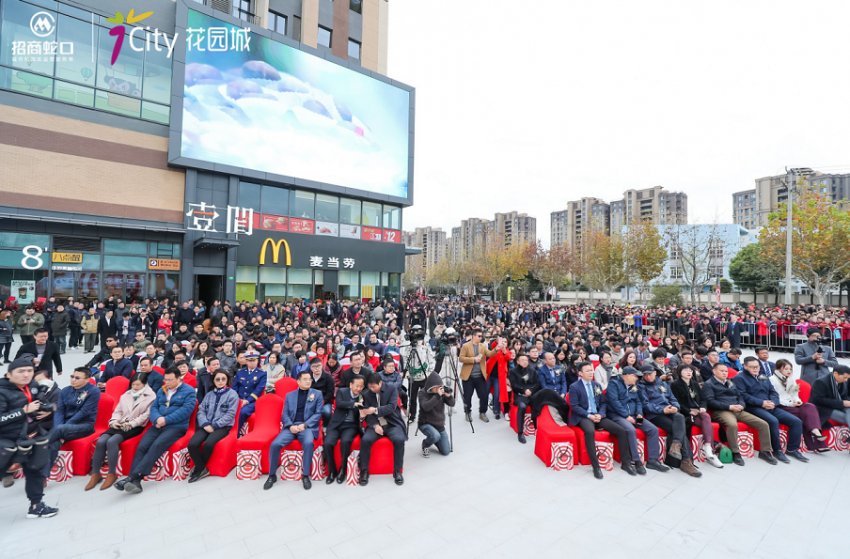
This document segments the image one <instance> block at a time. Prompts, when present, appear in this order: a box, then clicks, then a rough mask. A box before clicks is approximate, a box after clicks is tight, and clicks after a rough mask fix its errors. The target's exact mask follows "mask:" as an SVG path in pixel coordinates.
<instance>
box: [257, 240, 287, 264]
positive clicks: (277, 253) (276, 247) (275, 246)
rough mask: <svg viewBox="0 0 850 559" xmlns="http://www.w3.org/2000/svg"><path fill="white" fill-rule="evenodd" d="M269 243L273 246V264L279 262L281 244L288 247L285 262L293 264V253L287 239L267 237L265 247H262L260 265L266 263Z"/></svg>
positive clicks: (264, 242)
mask: <svg viewBox="0 0 850 559" xmlns="http://www.w3.org/2000/svg"><path fill="white" fill-rule="evenodd" d="M268 245H271V246H272V264H277V261H278V257H279V256H280V245H283V248H285V249H286V260H285V264H286V265H287V266H292V254H291V253H290V252H289V243H287V242H286V240H285V239H281V240H279V241H277V242H275V241H274V240H273V239H266V240H265V241H263V247H262V248H261V249H260V266H262V265H263V264H265V263H266V246H268Z"/></svg>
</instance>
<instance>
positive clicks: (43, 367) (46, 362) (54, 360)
mask: <svg viewBox="0 0 850 559" xmlns="http://www.w3.org/2000/svg"><path fill="white" fill-rule="evenodd" d="M26 354H30V355H35V356H37V355H38V350H37V349H36V348H35V340H33V341H31V342H27V343H25V344H24V345H22V346H21V347H19V348H18V353H16V354H15V359H17V358H18V357H20V356H21V355H26ZM54 365H55V366H56V370H57V371H59V372H60V373H61V372H62V359H61V358H60V357H59V346H58V345H56V343H55V342H50V341H49V342H47V343H46V344H45V346H44V355H42V356H41V362H40V363H39V364H38V366H37V367H36V368H35V370H36V371H47V372H48V373H49V374H48V375H47V376H48V377H50V378H53V366H54Z"/></svg>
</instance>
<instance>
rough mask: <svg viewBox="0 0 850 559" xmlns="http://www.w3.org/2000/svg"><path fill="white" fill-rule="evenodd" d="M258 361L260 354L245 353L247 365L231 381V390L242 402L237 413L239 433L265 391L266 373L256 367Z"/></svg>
mask: <svg viewBox="0 0 850 559" xmlns="http://www.w3.org/2000/svg"><path fill="white" fill-rule="evenodd" d="M259 361H260V354H259V353H257V352H256V351H254V350H250V351H247V352H245V362H246V363H247V364H246V366H245V367H243V368H241V369H239V370H238V371H237V372H236V378H235V379H233V390H235V391H236V394H237V395H239V399H240V400H242V409H241V410H240V411H239V432H240V433H241V432H242V426H243V425H244V424H245V422H246V421H247V420H248V418H249V417H251V415H252V414H253V413H254V406H255V405H256V403H257V399H258V398H259V397H260V396H262V395H263V391H264V390H265V389H266V372H265V371H264V370H262V369H260V368H259V367H258V366H257V365H258V364H259Z"/></svg>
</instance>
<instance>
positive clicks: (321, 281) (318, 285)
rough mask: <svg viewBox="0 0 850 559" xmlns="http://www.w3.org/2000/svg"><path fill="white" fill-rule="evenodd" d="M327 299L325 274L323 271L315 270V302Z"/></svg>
mask: <svg viewBox="0 0 850 559" xmlns="http://www.w3.org/2000/svg"><path fill="white" fill-rule="evenodd" d="M324 298H325V273H324V271H322V270H313V300H319V299H322V300H324Z"/></svg>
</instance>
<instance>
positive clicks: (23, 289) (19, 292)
mask: <svg viewBox="0 0 850 559" xmlns="http://www.w3.org/2000/svg"><path fill="white" fill-rule="evenodd" d="M10 287H11V288H12V293H11V295H12V296H13V297H17V300H18V304H21V305H22V304H25V303H32V302H33V301H35V282H34V281H29V280H12V283H11V286H10Z"/></svg>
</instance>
